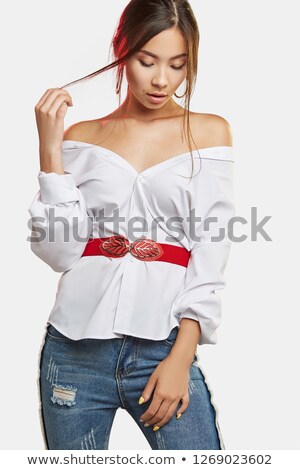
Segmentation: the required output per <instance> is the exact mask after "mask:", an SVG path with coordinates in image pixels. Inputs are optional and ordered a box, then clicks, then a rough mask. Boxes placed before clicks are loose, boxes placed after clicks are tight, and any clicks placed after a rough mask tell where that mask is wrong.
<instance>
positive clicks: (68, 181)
mask: <svg viewBox="0 0 300 470" xmlns="http://www.w3.org/2000/svg"><path fill="white" fill-rule="evenodd" d="M38 182H39V185H40V193H41V201H42V202H43V203H44V204H60V203H68V202H76V201H78V200H79V198H78V191H77V188H76V185H75V181H74V179H73V176H72V174H71V173H69V172H67V171H65V174H64V175H60V174H58V173H54V172H51V173H45V172H44V171H40V172H39V174H38Z"/></svg>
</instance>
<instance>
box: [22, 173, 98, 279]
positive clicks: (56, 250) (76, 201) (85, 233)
mask: <svg viewBox="0 0 300 470" xmlns="http://www.w3.org/2000/svg"><path fill="white" fill-rule="evenodd" d="M38 182H39V186H40V190H39V191H38V192H37V194H36V195H35V197H34V199H33V201H32V203H31V204H30V207H29V209H28V211H29V214H30V216H31V219H32V231H31V239H30V247H31V250H32V251H33V253H35V254H36V255H37V256H38V257H39V258H40V259H41V260H43V261H44V262H45V263H47V264H48V265H49V266H50V267H51V268H52V269H53V270H54V271H56V272H65V271H68V270H69V269H71V268H72V267H73V266H74V265H75V263H76V262H77V261H78V260H79V259H80V257H81V255H82V253H83V251H84V249H85V246H86V243H87V241H88V239H89V236H90V234H91V232H92V220H91V219H90V217H89V216H88V213H87V210H86V204H85V200H84V198H83V195H82V193H81V191H80V190H79V189H78V188H77V187H76V185H75V181H74V178H73V176H72V174H71V173H69V172H65V174H64V175H60V174H57V173H45V172H43V171H40V172H39V174H38Z"/></svg>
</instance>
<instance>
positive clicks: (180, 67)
mask: <svg viewBox="0 0 300 470" xmlns="http://www.w3.org/2000/svg"><path fill="white" fill-rule="evenodd" d="M139 63H140V64H141V65H142V66H143V67H152V65H154V64H145V62H143V61H142V60H139ZM185 65H186V64H182V65H180V66H179V67H175V65H171V67H172V69H174V70H181V69H183V67H184V66H185Z"/></svg>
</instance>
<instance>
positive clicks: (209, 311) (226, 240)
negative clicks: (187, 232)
mask: <svg viewBox="0 0 300 470" xmlns="http://www.w3.org/2000/svg"><path fill="white" fill-rule="evenodd" d="M233 165H234V163H233V161H229V160H227V161H222V160H209V159H206V160H204V161H203V167H202V170H201V171H202V172H203V174H202V177H200V179H199V187H198V188H197V196H196V200H195V216H196V217H201V222H197V221H196V223H195V233H196V235H197V236H198V237H200V241H192V242H191V243H192V249H191V257H190V259H189V264H188V266H187V271H186V278H185V287H184V289H183V290H182V291H181V292H180V294H179V296H178V298H177V299H176V301H175V306H174V310H173V313H174V314H175V315H177V316H178V317H179V318H180V319H182V318H191V319H194V320H197V321H199V323H200V327H201V336H200V338H199V341H198V344H199V345H201V344H215V343H217V341H218V337H217V333H216V329H217V328H218V326H219V325H220V322H221V314H222V312H221V298H220V297H219V295H218V293H217V291H218V290H219V289H223V288H224V287H225V284H226V282H225V278H224V270H225V267H226V264H227V261H228V257H229V253H230V247H231V236H230V235H231V234H232V228H231V226H230V224H228V221H229V220H230V219H231V218H232V217H233V216H234V215H235V207H234V184H233V183H234V182H233V174H234V166H233ZM208 217H216V218H217V219H216V220H214V221H212V222H211V223H210V224H209V225H207V224H208V222H207V218H208ZM205 221H206V222H205ZM205 228H206V230H205ZM222 232H224V233H223V237H220V238H222V240H220V241H216V239H214V237H216V236H218V234H219V233H222Z"/></svg>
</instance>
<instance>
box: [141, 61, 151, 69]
mask: <svg viewBox="0 0 300 470" xmlns="http://www.w3.org/2000/svg"><path fill="white" fill-rule="evenodd" d="M139 63H140V64H141V65H142V66H143V67H151V65H153V64H145V63H144V62H143V61H142V60H139Z"/></svg>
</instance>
